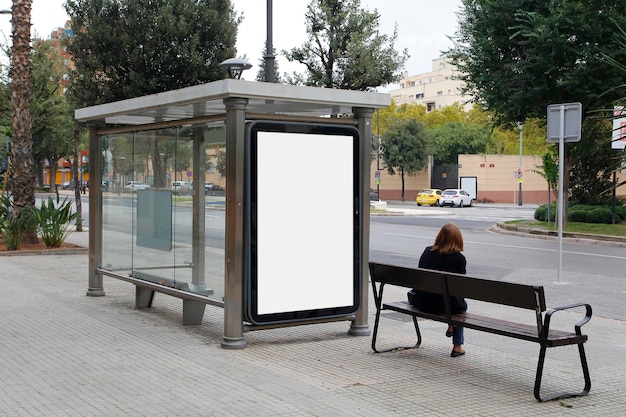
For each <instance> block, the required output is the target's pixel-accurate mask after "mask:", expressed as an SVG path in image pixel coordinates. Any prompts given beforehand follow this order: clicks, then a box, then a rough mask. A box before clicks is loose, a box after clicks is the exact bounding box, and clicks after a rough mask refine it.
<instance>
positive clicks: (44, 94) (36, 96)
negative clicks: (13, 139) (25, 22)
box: [31, 40, 76, 190]
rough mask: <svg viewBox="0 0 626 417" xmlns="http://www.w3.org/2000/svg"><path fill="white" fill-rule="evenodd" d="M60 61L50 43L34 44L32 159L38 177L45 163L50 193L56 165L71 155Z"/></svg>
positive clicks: (67, 111) (69, 128) (41, 173)
mask: <svg viewBox="0 0 626 417" xmlns="http://www.w3.org/2000/svg"><path fill="white" fill-rule="evenodd" d="M60 59H61V58H60V56H59V55H58V53H56V51H55V49H53V48H51V41H43V40H36V41H35V42H34V48H33V54H32V64H33V76H32V79H33V101H32V106H31V109H32V112H31V113H32V120H33V127H32V135H33V156H34V159H35V163H36V166H37V173H38V175H39V176H40V178H41V177H42V176H43V163H44V161H45V160H48V162H49V164H50V189H51V190H54V186H55V183H54V181H55V178H56V166H57V162H58V161H59V159H61V158H63V157H68V156H70V153H71V149H72V130H71V129H72V118H71V116H70V114H69V110H68V107H67V101H66V100H65V96H64V95H63V94H62V91H60V90H61V86H60V81H61V78H62V75H63V71H62V70H61V68H62V65H61V63H60ZM75 180H76V179H75Z"/></svg>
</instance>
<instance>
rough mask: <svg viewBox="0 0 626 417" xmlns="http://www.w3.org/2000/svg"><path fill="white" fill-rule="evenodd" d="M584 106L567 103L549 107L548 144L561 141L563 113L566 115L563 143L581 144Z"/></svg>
mask: <svg viewBox="0 0 626 417" xmlns="http://www.w3.org/2000/svg"><path fill="white" fill-rule="evenodd" d="M582 107H583V106H582V104H580V103H565V104H551V105H549V106H548V142H550V143H558V142H559V140H560V139H561V111H563V115H564V124H563V128H564V129H563V142H579V141H580V131H581V120H582Z"/></svg>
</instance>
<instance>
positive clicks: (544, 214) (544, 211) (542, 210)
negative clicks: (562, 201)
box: [535, 203, 556, 222]
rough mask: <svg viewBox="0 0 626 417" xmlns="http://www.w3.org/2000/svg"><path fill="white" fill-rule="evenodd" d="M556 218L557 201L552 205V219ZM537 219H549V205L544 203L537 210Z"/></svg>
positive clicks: (542, 220)
mask: <svg viewBox="0 0 626 417" xmlns="http://www.w3.org/2000/svg"><path fill="white" fill-rule="evenodd" d="M555 219H556V203H551V205H550V221H551V222H553V221H555ZM535 220H539V221H540V222H547V221H548V205H547V204H542V205H540V206H539V207H537V209H536V210H535Z"/></svg>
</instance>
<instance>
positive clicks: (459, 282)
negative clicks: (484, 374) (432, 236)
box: [369, 262, 592, 401]
mask: <svg viewBox="0 0 626 417" xmlns="http://www.w3.org/2000/svg"><path fill="white" fill-rule="evenodd" d="M369 268H370V276H371V283H372V289H373V292H374V302H375V305H376V320H375V323H374V330H373V335H372V349H373V350H374V352H377V353H379V352H387V351H393V350H397V349H411V348H417V347H419V346H420V344H421V342H422V335H421V332H420V328H419V325H418V322H417V318H418V317H419V318H423V319H429V320H434V321H439V322H443V323H447V324H448V325H452V326H459V327H465V328H468V329H474V330H479V331H483V332H488V333H493V334H497V335H501V336H506V337H511V338H515V339H520V340H527V341H530V342H535V343H538V344H539V345H540V351H539V359H538V364H537V372H536V377H535V386H534V395H535V398H536V399H537V400H538V401H548V400H555V399H561V398H568V397H576V396H584V395H587V394H588V393H589V390H590V389H591V378H590V375H589V369H588V365H587V359H586V355H585V350H584V343H585V342H586V341H587V335H584V334H582V332H581V327H582V326H583V325H584V324H585V323H587V322H588V321H589V320H590V319H591V314H592V312H591V306H590V305H589V304H584V303H577V304H570V305H566V306H562V307H557V308H551V309H548V308H547V307H546V300H545V294H544V289H543V287H541V286H535V285H525V284H517V283H512V282H503V281H493V280H487V279H481V278H473V277H469V276H466V275H461V274H451V273H447V272H445V273H444V272H440V271H433V270H427V269H421V268H406V267H401V266H395V265H385V264H379V263H375V262H370V264H369ZM385 285H394V286H399V287H404V288H407V289H416V290H420V291H426V292H431V293H434V294H441V295H443V299H444V310H445V311H444V312H443V313H441V314H433V313H425V312H423V311H421V310H420V309H418V308H417V307H414V306H412V305H411V304H409V302H408V301H392V302H383V293H384V288H385ZM451 296H454V297H463V298H466V299H470V300H478V301H482V302H486V303H494V304H498V305H503V306H509V307H515V308H518V309H521V310H522V311H527V312H528V313H530V314H531V315H532V319H531V320H527V321H526V322H522V321H521V320H520V321H513V320H504V319H502V318H500V317H492V316H486V315H480V314H475V313H472V312H465V313H461V314H452V313H451V312H450V303H449V297H451ZM574 308H581V309H582V308H584V310H585V316H584V318H582V319H581V320H580V321H579V322H577V323H575V324H574V329H573V331H564V330H557V329H551V328H550V321H551V319H552V316H553V315H554V314H555V313H557V312H559V311H563V310H569V309H574ZM382 310H391V311H394V312H397V313H402V314H408V315H410V316H411V317H412V319H413V324H414V327H415V332H416V337H417V341H416V343H415V344H414V345H411V346H397V347H392V348H387V349H383V350H381V349H379V348H378V347H377V345H376V343H377V338H378V330H379V329H378V328H379V323H380V313H381V311H382ZM529 321H531V322H532V324H528V322H529ZM574 344H575V345H577V346H578V351H579V356H580V362H581V366H582V371H583V377H584V388H583V389H582V391H580V392H576V393H570V392H564V393H559V394H553V395H550V396H548V397H542V396H541V393H540V390H541V379H542V374H543V368H544V362H545V356H546V350H547V348H552V347H557V346H565V345H574Z"/></svg>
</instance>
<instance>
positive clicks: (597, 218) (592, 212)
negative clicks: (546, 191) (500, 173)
mask: <svg viewBox="0 0 626 417" xmlns="http://www.w3.org/2000/svg"><path fill="white" fill-rule="evenodd" d="M612 217H613V216H612V208H611V206H605V205H603V206H590V205H585V204H572V205H570V206H568V209H567V221H569V222H580V223H605V224H611V222H612ZM555 218H556V203H552V204H551V205H550V221H551V222H553V221H554V220H555ZM535 219H536V220H539V221H541V222H546V221H548V205H547V204H542V205H540V206H539V207H537V209H536V210H535ZM624 220H626V207H625V206H624V203H623V202H620V203H619V204H617V205H616V207H615V221H616V223H621V222H623V221H624Z"/></svg>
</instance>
